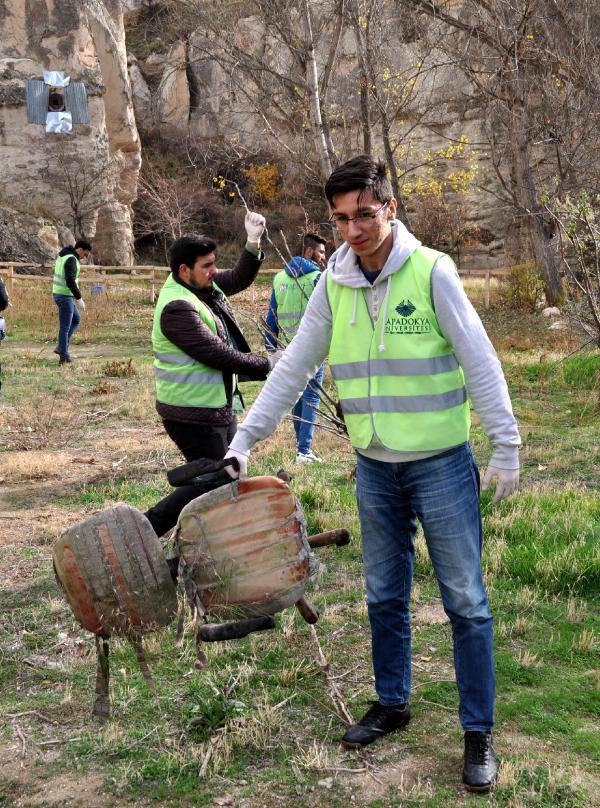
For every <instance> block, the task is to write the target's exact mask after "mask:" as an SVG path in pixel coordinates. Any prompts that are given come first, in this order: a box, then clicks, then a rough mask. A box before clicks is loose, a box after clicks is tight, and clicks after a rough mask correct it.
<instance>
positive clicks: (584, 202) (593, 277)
mask: <svg viewBox="0 0 600 808" xmlns="http://www.w3.org/2000/svg"><path fill="white" fill-rule="evenodd" d="M547 210H548V213H549V214H550V216H551V217H552V220H553V221H554V222H555V223H556V226H557V230H558V234H559V246H560V256H561V259H562V262H563V265H564V267H565V270H566V280H567V284H568V286H569V291H570V296H569V297H570V299H569V301H568V303H567V309H568V310H569V311H570V313H572V314H574V316H575V317H576V319H577V321H578V322H579V324H580V325H581V327H582V328H583V330H584V331H585V332H586V333H587V334H588V335H589V336H590V337H591V338H592V341H593V342H594V344H595V345H596V346H597V347H598V348H600V197H598V196H596V197H594V198H590V196H589V195H588V194H585V193H583V194H581V195H580V196H579V197H577V198H575V199H572V198H571V197H569V196H567V198H566V199H565V200H563V201H554V202H548V204H547Z"/></svg>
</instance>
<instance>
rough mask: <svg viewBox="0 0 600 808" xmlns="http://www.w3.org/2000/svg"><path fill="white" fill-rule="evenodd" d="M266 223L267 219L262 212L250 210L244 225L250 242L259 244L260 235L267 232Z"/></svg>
mask: <svg viewBox="0 0 600 808" xmlns="http://www.w3.org/2000/svg"><path fill="white" fill-rule="evenodd" d="M266 224H267V221H266V219H265V217H264V216H263V215H262V213H254V212H252V211H248V213H247V214H246V218H245V219H244V227H245V228H246V233H247V234H248V241H249V242H250V244H258V243H259V242H260V237H261V236H262V234H263V233H264V232H265V226H266Z"/></svg>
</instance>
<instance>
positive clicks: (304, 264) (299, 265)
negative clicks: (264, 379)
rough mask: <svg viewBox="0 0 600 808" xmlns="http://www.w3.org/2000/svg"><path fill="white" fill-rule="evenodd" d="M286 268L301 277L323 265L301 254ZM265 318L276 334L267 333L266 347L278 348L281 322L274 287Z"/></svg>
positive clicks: (287, 271) (316, 281) (294, 275)
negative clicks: (279, 321)
mask: <svg viewBox="0 0 600 808" xmlns="http://www.w3.org/2000/svg"><path fill="white" fill-rule="evenodd" d="M284 269H285V272H286V274H287V275H289V276H290V278H301V277H302V275H308V274H309V273H310V272H315V271H318V272H321V267H320V266H319V265H318V264H317V263H316V262H315V261H311V260H310V259H309V258H303V257H302V256H301V255H296V256H295V257H294V258H292V260H291V261H288V262H287V264H286V265H285V267H284ZM320 277H321V276H320V275H318V276H317V278H316V280H315V286H316V285H317V283H318V282H319V278H320ZM265 320H266V322H267V326H268V328H269V331H270V332H273V334H274V335H275V336H271V334H270V333H268V334H265V348H267V349H269V348H270V349H275V350H276V349H277V348H278V347H279V346H278V345H277V341H276V340H275V337H276V336H278V334H279V323H278V321H277V299H276V298H275V290H274V289H273V290H272V291H271V299H270V300H269V311H268V312H267V316H266V317H265Z"/></svg>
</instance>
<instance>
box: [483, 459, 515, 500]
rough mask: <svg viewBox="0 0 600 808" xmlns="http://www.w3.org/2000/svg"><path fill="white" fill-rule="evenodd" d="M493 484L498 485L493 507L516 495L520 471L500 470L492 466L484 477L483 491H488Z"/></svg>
mask: <svg viewBox="0 0 600 808" xmlns="http://www.w3.org/2000/svg"><path fill="white" fill-rule="evenodd" d="M493 482H495V483H496V490H495V492H494V496H493V498H492V505H493V504H494V503H495V502H500V500H501V499H504V498H505V497H509V496H510V495H511V494H514V493H515V491H516V490H517V488H518V485H519V469H500V468H498V467H497V466H493V465H491V464H490V465H489V466H488V467H487V469H486V471H485V474H484V475H483V482H482V483H481V489H482V490H483V491H487V489H488V488H489V487H490V485H491V483H493Z"/></svg>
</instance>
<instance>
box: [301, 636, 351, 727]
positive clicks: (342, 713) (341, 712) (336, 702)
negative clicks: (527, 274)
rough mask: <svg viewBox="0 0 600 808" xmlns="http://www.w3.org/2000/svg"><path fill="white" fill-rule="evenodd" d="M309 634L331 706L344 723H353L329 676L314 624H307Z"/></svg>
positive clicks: (327, 665)
mask: <svg viewBox="0 0 600 808" xmlns="http://www.w3.org/2000/svg"><path fill="white" fill-rule="evenodd" d="M308 630H309V633H310V636H311V637H312V639H313V642H314V644H315V646H316V648H317V654H318V658H319V667H320V668H321V670H322V671H323V676H324V677H325V679H326V680H327V684H328V687H329V697H330V698H331V701H332V702H333V706H334V707H335V712H336V715H337V716H338V718H341V719H342V721H344V722H345V723H346V724H348V725H350V724H354V717H353V715H352V713H351V712H350V710H349V709H348V708H347V707H346V704H345V702H344V699H343V697H342V694H341V693H340V690H339V688H338V686H337V684H336V683H335V681H334V680H333V678H332V676H331V667H330V665H329V662H328V661H327V659H326V657H325V654H324V653H323V649H322V648H321V643H320V642H319V637H318V635H317V632H316V629H315V627H314V626H311V625H309V627H308Z"/></svg>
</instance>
